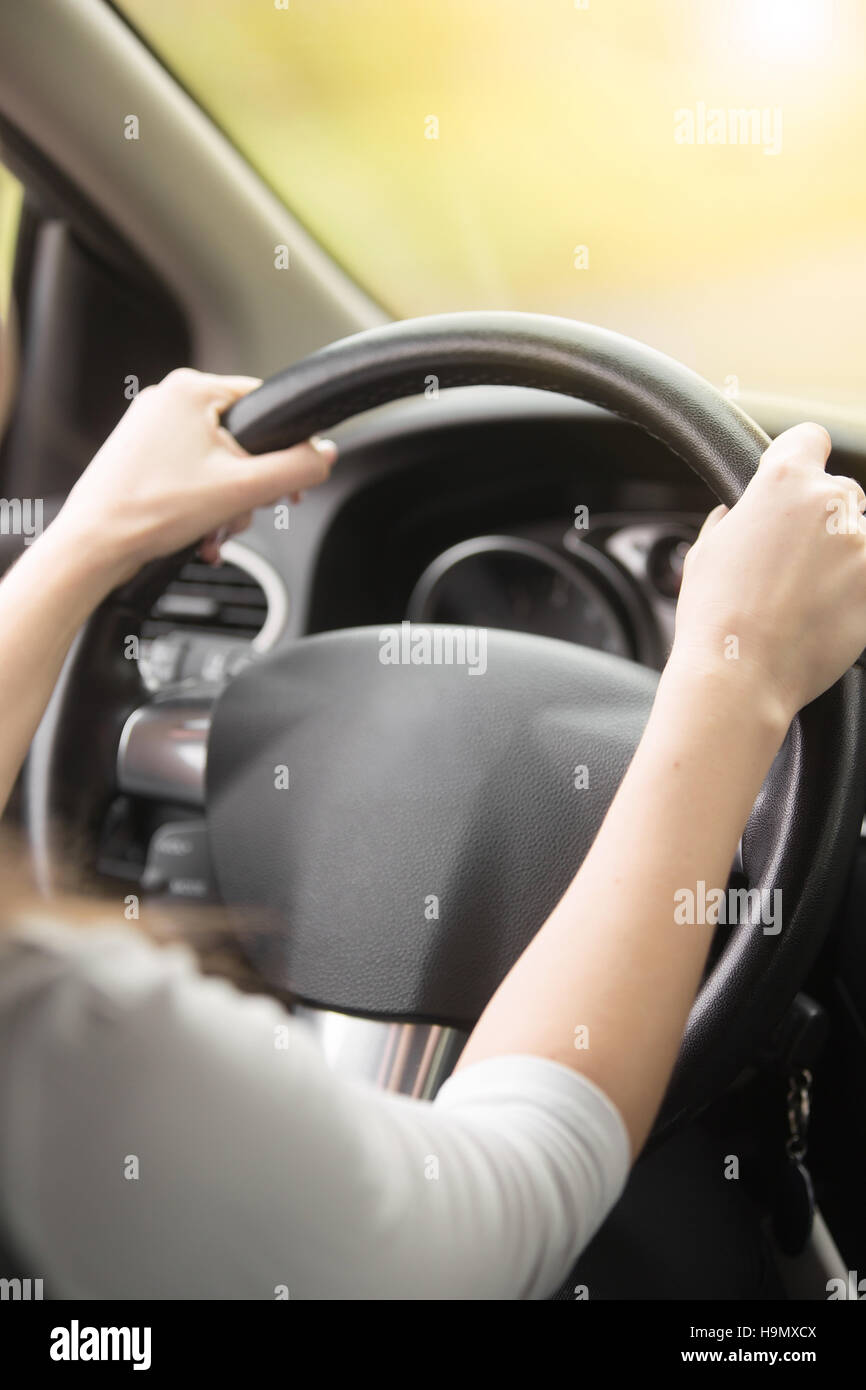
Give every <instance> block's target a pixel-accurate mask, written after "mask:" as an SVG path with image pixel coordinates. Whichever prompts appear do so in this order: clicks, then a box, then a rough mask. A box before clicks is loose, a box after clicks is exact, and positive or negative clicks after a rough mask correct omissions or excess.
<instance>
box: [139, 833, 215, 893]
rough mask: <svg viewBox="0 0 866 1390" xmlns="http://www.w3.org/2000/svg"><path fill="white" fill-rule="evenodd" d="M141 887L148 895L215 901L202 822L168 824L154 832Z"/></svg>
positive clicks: (206, 839) (208, 853)
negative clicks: (159, 894) (161, 894)
mask: <svg viewBox="0 0 866 1390" xmlns="http://www.w3.org/2000/svg"><path fill="white" fill-rule="evenodd" d="M141 886H142V888H143V889H144V890H145V892H148V893H165V894H167V895H168V896H169V897H172V898H195V899H197V900H198V901H200V902H201V901H204V902H207V901H212V900H213V899H215V898H217V897H218V896H219V895H218V892H217V889H216V884H215V881H214V877H213V872H212V870H211V859H210V849H209V847H208V838H207V825H206V824H205V822H204V821H203V820H185V821H168V822H166V824H165V825H161V826H160V827H159V829H158V830H157V831H156V832H155V833H154V835H153V838H152V839H151V842H150V845H149V846H148V851H147V863H146V864H145V868H144V874H143V875H142V879H141Z"/></svg>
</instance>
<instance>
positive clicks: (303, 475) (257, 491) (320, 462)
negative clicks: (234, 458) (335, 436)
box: [235, 439, 337, 509]
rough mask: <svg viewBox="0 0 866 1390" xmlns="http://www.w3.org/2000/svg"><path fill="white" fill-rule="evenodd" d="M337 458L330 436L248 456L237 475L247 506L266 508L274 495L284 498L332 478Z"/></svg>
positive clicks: (241, 463) (242, 498) (242, 497)
mask: <svg viewBox="0 0 866 1390" xmlns="http://www.w3.org/2000/svg"><path fill="white" fill-rule="evenodd" d="M336 457H337V446H336V444H334V443H333V441H332V440H330V439H318V440H316V441H315V443H314V442H313V441H312V440H309V441H307V443H306V444H296V445H294V446H293V448H291V449H277V450H275V451H274V452H273V453H270V454H254V455H249V454H248V455H245V456H244V457H243V458H242V459H240V460H238V464H239V471H238V472H237V473H236V474H235V477H236V479H237V481H238V483H239V484H240V493H241V500H242V503H243V506H244V507H245V508H250V509H252V508H255V507H264V506H267V505H268V504H269V502H271V501H272V500H273V498H274V497H285V496H286V495H287V494H289V493H292V492H301V491H303V490H304V488H308V487H315V486H316V485H317V484H318V483H323V482H324V481H325V479H326V478H328V477H329V475H330V472H331V468H332V467H333V465H334V462H335V460H336Z"/></svg>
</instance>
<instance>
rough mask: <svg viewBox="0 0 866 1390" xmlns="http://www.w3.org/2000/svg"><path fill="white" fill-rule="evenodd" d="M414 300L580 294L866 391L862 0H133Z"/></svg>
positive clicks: (272, 174) (724, 377)
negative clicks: (251, 1)
mask: <svg viewBox="0 0 866 1390" xmlns="http://www.w3.org/2000/svg"><path fill="white" fill-rule="evenodd" d="M120 8H121V10H122V11H123V12H124V13H125V14H126V15H127V16H128V18H129V19H130V21H131V22H132V23H134V24H135V25H136V26H137V27H138V28H139V29H140V31H141V32H142V34H143V35H144V37H145V38H146V39H147V40H148V42H150V43H151V45H152V46H153V47H154V48H155V50H156V51H157V53H158V54H159V55H160V56H161V57H162V58H163V60H164V61H165V62H166V63H167V65H168V66H169V67H170V68H172V69H173V70H174V71H175V72H176V73H177V75H178V76H179V77H180V78H181V79H182V80H183V81H184V82H185V84H186V85H187V86H188V88H189V89H190V90H191V92H192V93H193V95H194V96H195V97H196V98H197V99H198V100H199V101H200V102H201V103H202V104H203V106H204V107H205V108H206V109H207V110H208V111H210V112H211V113H212V115H213V116H214V118H215V119H216V120H217V121H218V122H219V123H220V124H221V125H222V127H223V128H224V129H225V130H226V132H227V133H228V134H229V135H230V136H231V138H232V139H233V140H234V141H235V142H236V143H237V145H238V146H239V147H240V148H241V150H242V151H243V152H244V153H245V154H246V155H247V156H248V158H249V159H250V160H251V161H252V162H253V164H254V165H255V166H257V168H258V169H259V170H260V171H261V173H262V174H263V175H264V176H265V178H266V179H267V180H268V181H269V183H270V184H271V185H272V187H273V188H274V189H275V190H276V191H277V192H278V193H279V194H280V195H281V196H282V198H283V199H284V200H285V201H286V203H287V204H288V205H289V207H291V208H292V209H293V210H294V211H295V212H296V213H297V215H298V216H299V217H300V219H301V220H302V221H303V222H304V223H305V224H306V225H307V226H308V227H309V228H310V230H311V231H312V232H313V234H314V235H315V236H316V237H317V238H318V239H319V240H320V241H321V242H322V243H323V244H324V245H325V246H326V247H327V248H328V249H329V250H330V251H331V252H332V253H333V254H334V255H335V256H336V257H337V259H338V260H339V261H340V262H342V263H343V264H344V265H345V266H346V267H347V269H348V270H350V271H351V272H352V273H353V274H354V275H355V276H356V278H357V279H358V281H359V282H360V283H361V284H362V285H363V286H365V287H366V288H367V289H368V290H369V291H370V292H371V293H372V294H373V295H374V296H376V297H377V298H378V299H379V300H380V301H381V302H382V303H383V304H384V305H385V306H386V307H387V308H389V309H390V310H391V311H392V312H393V313H394V314H396V315H399V316H405V315H412V314H422V313H428V312H439V311H444V310H451V309H466V308H512V309H523V310H537V311H540V312H547V313H557V314H565V315H569V316H572V317H576V318H582V319H588V320H591V321H594V322H597V323H600V324H604V325H606V326H608V327H611V328H614V329H617V330H620V331H622V332H625V333H630V334H632V335H634V336H636V337H639V338H642V339H644V340H646V341H648V342H650V343H652V344H653V345H655V346H657V347H660V348H662V349H664V350H666V351H667V352H669V353H671V354H672V355H674V356H676V357H679V358H681V359H683V360H685V361H687V362H688V363H690V364H691V365H692V366H694V367H695V368H696V369H697V370H699V371H701V372H703V373H704V374H705V375H706V376H708V377H709V378H710V379H711V380H713V381H715V382H716V383H717V384H718V385H719V386H722V387H723V389H725V390H726V391H728V392H729V394H731V395H736V394H737V393H738V392H739V391H740V390H742V391H744V392H746V391H767V392H775V393H781V394H796V395H798V396H800V397H804V396H805V397H814V398H816V399H826V400H830V399H836V400H846V401H851V402H862V401H863V399H864V397H866V354H864V352H863V350H862V341H863V323H864V317H866V256H864V254H863V241H864V224H866V179H864V178H863V176H862V150H863V148H864V147H866V84H864V83H863V82H862V74H861V72H860V67H861V63H862V54H863V52H864V19H866V7H864V6H863V5H862V3H858V0H835V3H833V4H830V3H826V0H783V3H782V2H781V0H727V3H725V4H724V5H721V4H719V3H718V0H617V3H615V4H610V3H606V0H496V3H494V0H412V3H409V0H404V3H400V4H395V3H385V2H384V0H352V2H351V3H347V0H262V3H260V4H256V5H251V4H249V3H248V0H209V3H207V4H206V5H205V4H202V3H201V0H121V3H120Z"/></svg>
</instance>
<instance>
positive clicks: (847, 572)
mask: <svg viewBox="0 0 866 1390" xmlns="http://www.w3.org/2000/svg"><path fill="white" fill-rule="evenodd" d="M830 449H831V441H830V436H829V435H828V433H827V431H826V430H825V429H824V428H823V427H822V426H821V425H815V424H802V425H796V426H794V428H793V429H789V430H786V431H785V432H784V434H780V435H779V436H778V438H777V439H775V440H774V441H773V443H772V444H771V445H770V447H769V448H768V449H767V450H766V452H765V453H764V455H763V457H762V459H761V462H760V464H759V467H758V470H757V472H756V474H755V476H754V477H753V478H752V480H751V482H750V483H749V485H748V487H747V488H746V490H745V492H744V493H743V495H742V497H741V498H740V500H739V501H738V502H737V504H736V506H734V507H732V508H731V509H730V510H727V509H726V508H724V507H717V508H716V509H715V510H714V511H712V512H711V513H710V515H709V516H708V517H707V520H706V522H705V524H704V526H703V529H702V530H701V533H700V535H699V536H698V539H697V541H696V542H695V544H694V545H693V546H692V548H691V549H690V551H689V552H688V555H687V556H686V561H685V567H684V571H683V582H682V588H681V591H680V598H679V603H678V605H677V615H676V637H675V640H674V646H673V651H672V653H671V660H670V663H669V665H670V667H671V669H672V671H673V670H676V669H677V668H680V669H688V670H691V671H693V672H694V671H697V672H699V673H706V674H707V675H710V676H722V675H724V677H725V678H726V679H729V680H730V681H733V682H734V683H737V682H739V683H740V684H741V685H742V689H743V694H744V698H749V699H751V698H755V697H759V698H761V699H762V700H763V701H769V702H770V703H771V705H772V706H773V707H774V708H775V709H776V710H777V711H778V712H779V714H780V717H781V718H782V720H783V722H784V723H785V724H786V726H787V723H790V721H791V719H793V717H794V715H795V714H796V713H797V711H798V710H799V709H800V708H802V706H803V705H805V704H808V703H809V701H811V700H814V699H815V698H816V697H817V696H818V695H820V694H822V692H823V691H825V690H827V689H828V687H829V686H831V685H832V684H833V683H834V682H835V681H836V680H838V678H839V677H840V676H841V675H842V674H843V672H844V671H846V670H847V668H848V667H849V666H850V665H851V664H852V662H854V661H855V660H856V658H857V657H858V656H859V655H860V653H861V651H862V650H863V648H864V647H866V534H864V528H866V520H864V518H863V517H862V515H861V513H862V512H863V509H864V505H866V496H864V493H863V489H862V488H861V487H860V485H859V483H857V482H855V481H854V480H853V479H851V478H845V477H838V476H834V475H833V474H828V473H827V472H826V471H825V465H826V463H827V459H828V457H829V455H830ZM858 523H859V524H858ZM765 707H766V706H765Z"/></svg>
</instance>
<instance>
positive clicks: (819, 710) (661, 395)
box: [26, 313, 866, 1134]
mask: <svg viewBox="0 0 866 1390" xmlns="http://www.w3.org/2000/svg"><path fill="white" fill-rule="evenodd" d="M431 377H432V378H435V380H436V385H437V386H438V387H439V388H441V389H443V390H444V389H446V388H448V387H454V386H466V385H473V384H478V385H482V384H484V385H498V384H502V385H514V386H522V387H533V388H540V389H542V390H546V391H553V392H557V393H559V394H563V395H568V396H572V397H576V398H578V399H581V400H587V401H589V402H592V403H594V404H597V405H599V406H601V407H603V408H606V409H608V410H610V411H613V412H615V413H617V414H619V415H621V416H623V417H625V418H626V419H627V420H629V421H631V422H632V423H633V424H635V425H637V426H638V427H640V428H641V429H643V430H645V431H646V432H647V433H649V434H651V435H653V436H654V437H655V438H657V439H658V440H659V441H660V442H661V443H662V444H664V445H665V446H666V447H667V448H668V449H670V450H671V451H672V452H673V453H675V454H676V455H678V456H679V457H680V458H681V459H683V460H684V462H685V463H686V464H688V465H689V467H691V468H692V469H694V471H695V472H696V473H697V474H698V475H699V476H700V477H701V478H702V479H703V480H704V481H705V482H706V483H707V484H708V485H709V487H710V488H711V489H712V491H713V492H714V493H715V494H716V496H717V497H718V498H719V500H720V501H722V502H725V503H726V504H727V505H733V504H734V503H735V502H736V501H737V499H738V497H739V496H740V494H741V492H742V490H743V489H744V487H745V486H746V485H747V483H748V481H749V479H750V478H751V476H752V474H753V473H754V470H755V468H756V466H757V463H758V460H759V458H760V455H761V453H762V452H763V450H764V449H765V448H766V446H767V443H768V439H767V436H766V435H765V434H764V433H763V431H762V430H760V429H759V428H758V426H757V425H756V424H755V423H754V422H753V421H751V420H750V419H749V418H748V417H747V416H746V415H745V414H743V412H742V411H740V410H739V409H738V407H737V406H736V405H735V404H734V403H733V402H732V401H730V400H729V399H728V398H727V397H725V396H723V395H722V393H721V392H719V391H718V390H716V389H715V388H714V387H713V386H711V385H710V384H709V383H708V382H706V381H704V380H703V379H702V378H701V377H699V376H697V375H696V374H695V373H693V372H691V371H690V370H688V369H687V368H686V367H683V366H682V365H681V364H679V363H678V362H675V361H674V360H672V359H671V358H669V357H666V356H664V355H663V354H661V353H658V352H656V351H654V350H653V349H651V348H649V347H646V346H644V345H642V344H640V343H637V342H634V341H632V340H631V339H628V338H625V337H621V336H619V335H618V334H615V333H610V332H607V331H605V330H604V329H600V328H595V327H592V326H590V325H587V324H582V323H577V322H574V321H572V320H569V319H562V318H552V317H547V316H543V315H530V314H518V313H469V314H448V315H442V316H436V317H431V318H425V319H414V320H407V321H403V322H398V323H394V324H388V325H386V326H384V327H382V328H376V329H373V330H371V331H369V332H365V333H360V334H357V335H355V336H353V337H351V338H348V339H344V340H342V341H340V342H337V343H334V344H332V345H331V346H329V347H326V348H323V349H322V350H321V351H319V352H317V353H314V354H313V355H312V356H310V357H308V358H305V359H304V360H303V361H301V362H298V363H296V364H295V365H293V366H291V367H289V368H288V369H287V370H286V371H284V372H281V373H279V374H278V375H277V376H274V377H272V378H271V379H270V380H268V381H266V382H265V383H264V384H263V385H262V386H261V387H260V388H258V389H257V390H256V391H254V392H252V393H251V394H250V395H248V396H245V397H244V398H243V399H242V400H240V401H238V402H237V403H236V404H235V405H233V406H232V407H231V408H230V409H229V410H228V411H227V412H226V414H225V416H224V417H223V423H224V424H225V425H226V427H227V428H228V429H229V430H230V431H231V432H232V433H233V434H234V435H235V437H236V438H237V439H238V441H239V443H241V444H242V445H243V446H244V447H245V448H246V449H248V450H249V451H250V452H251V453H257V452H264V451H267V450H270V449H274V448H283V447H287V446H289V445H291V444H295V443H298V442H300V441H301V440H303V439H305V438H307V437H308V436H309V435H310V434H313V433H319V432H322V431H325V430H329V429H331V428H332V427H333V426H334V425H336V424H338V423H340V422H341V421H343V420H345V419H348V418H349V417H350V416H352V415H355V414H358V413H359V412H361V411H364V410H367V409H370V408H371V407H373V406H376V405H379V404H384V403H385V402H388V401H391V400H396V399H399V398H402V397H405V396H412V395H419V394H422V393H423V392H424V391H425V388H426V387H427V386H428V385H429V384H430V378H431ZM180 562H181V561H180V559H179V558H176V559H175V561H174V563H175V565H176V566H179V564H180ZM157 577H158V578H159V581H160V582H164V580H165V578H166V576H165V575H164V574H162V572H160V574H159V576H157ZM153 582H154V576H153V575H152V574H151V575H149V576H148V575H146V576H144V577H143V578H141V579H139V580H136V581H133V583H131V584H130V585H127V586H125V588H124V590H123V592H122V594H116V595H113V596H110V597H109V599H107V600H106V602H105V603H104V604H103V605H102V606H101V607H100V609H99V610H98V611H97V612H96V614H94V616H93V618H92V619H91V620H90V622H89V623H88V624H87V625H86V627H85V629H84V630H83V631H82V633H81V634H80V636H79V638H78V640H77V641H76V644H75V646H74V649H73V651H72V652H71V653H70V657H69V659H68V661H67V663H66V665H65V667H64V671H63V673H62V676H61V679H60V681H59V682H58V686H57V689H56V691H55V695H54V698H53V699H52V704H51V708H50V709H49V712H48V715H47V716H46V718H45V719H44V720H43V723H42V725H41V727H40V730H39V732H38V734H37V737H36V739H35V740H34V746H33V754H32V755H31V758H30V759H29V762H28V772H27V788H26V790H27V798H26V805H27V820H28V829H29V832H30V837H31V844H32V845H33V846H34V855H35V859H36V861H37V868H38V870H39V873H40V877H41V879H42V881H43V882H50V881H51V878H52V869H53V867H54V866H55V864H56V862H57V857H58V854H59V852H60V847H61V846H62V842H61V841H59V840H58V838H57V836H56V834H55V830H56V826H57V822H58V821H61V822H62V825H63V827H64V830H65V832H66V834H65V836H64V839H66V838H68V836H69V835H72V836H73V837H76V843H77V844H78V846H79V848H80V849H83V847H84V846H85V845H86V844H87V843H88V842H89V843H91V844H92V841H93V837H94V833H95V830H96V827H97V826H98V824H99V823H100V820H101V817H102V816H103V815H104V812H105V808H106V805H107V804H108V801H109V799H110V797H111V788H112V785H113V766H114V762H113V760H114V756H115V754H116V749H117V738H118V735H119V729H120V727H121V726H122V723H123V719H124V717H125V715H126V714H127V713H128V712H129V711H130V710H131V708H133V707H134V706H135V705H136V704H140V703H141V694H142V692H141V689H140V687H139V686H138V685H137V681H136V678H135V672H134V669H133V663H130V662H126V661H124V660H123V657H122V650H123V634H125V633H129V632H131V631H135V630H136V628H135V623H136V621H137V620H139V619H140V618H141V617H142V616H143V614H144V613H145V612H146V609H147V596H148V590H149V588H150V587H151V586H152V584H153ZM349 636H351V635H349ZM321 640H322V639H315V638H314V639H312V642H313V643H316V642H317V641H318V642H321ZM317 650H318V648H314V651H317ZM240 680H241V681H243V680H244V677H243V676H242V677H241V678H240ZM863 680H864V672H863V671H862V670H861V669H860V668H858V667H854V668H852V669H851V670H849V671H848V672H846V674H845V675H844V676H843V678H842V680H841V681H839V682H837V684H836V685H835V686H833V687H832V689H831V690H829V691H827V692H826V694H824V695H823V696H821V698H820V699H818V700H816V701H814V702H813V703H812V704H811V705H809V706H808V707H807V708H806V709H805V710H804V711H802V712H801V714H800V715H799V716H798V718H797V719H796V720H795V722H794V725H793V726H792V729H791V731H790V733H789V736H788V739H787V740H786V743H785V746H784V748H783V750H782V752H781V753H780V755H779V758H778V759H777V760H776V764H775V765H774V768H773V770H772V771H771V774H770V776H769V777H768V779H767V781H766V783H765V786H764V788H763V790H762V793H761V796H760V797H759V800H758V802H757V804H756V807H755V810H754V811H753V814H752V817H751V819H750V822H749V825H748V827H747V829H746V834H745V836H744V859H745V863H746V868H747V870H748V873H749V882H750V884H751V885H752V886H755V887H758V888H759V889H761V888H766V889H770V890H772V889H774V888H779V889H781V891H782V901H783V914H784V925H783V928H782V933H781V935H779V936H778V937H771V936H764V935H763V934H762V932H761V930H760V928H759V927H752V926H749V925H748V924H745V925H742V926H739V927H737V928H735V929H734V931H733V933H732V935H731V938H730V940H729V942H728V944H727V946H726V947H725V949H724V951H723V953H722V955H721V957H720V959H719V961H718V962H717V963H716V965H715V967H714V969H713V970H712V972H711V973H710V974H709V975H708V977H707V979H706V980H705V982H704V983H703V985H702V987H701V990H700V992H699V994H698V997H697V999H696V1001H695V1004H694V1007H693V1009H692V1012H691V1015H690V1017H689V1021H688V1025H687V1028H686V1032H685V1036H684V1039H683V1044H682V1048H681V1051H680V1055H679V1059H678V1062H677V1066H676V1069H675V1072H674V1076H673V1079H672V1083H671V1086H670V1088H669V1092H668V1097H667V1101H666V1105H665V1108H664V1110H663V1112H662V1117H661V1121H660V1124H659V1127H658V1128H657V1131H656V1133H657V1134H659V1133H663V1132H665V1131H666V1129H667V1128H669V1127H670V1126H671V1125H673V1124H676V1123H677V1122H678V1121H679V1120H681V1119H682V1118H683V1117H684V1116H686V1115H688V1114H691V1113H694V1112H695V1111H696V1110H698V1109H700V1108H701V1106H702V1105H704V1104H706V1103H707V1101H708V1100H710V1099H711V1098H712V1097H713V1095H715V1094H717V1093H718V1092H719V1091H720V1089H721V1088H722V1087H723V1086H724V1085H726V1084H727V1083H728V1082H729V1081H730V1080H731V1079H732V1078H733V1077H734V1076H735V1075H736V1074H737V1072H738V1070H740V1069H741V1068H742V1067H743V1066H744V1065H746V1064H747V1063H748V1062H749V1061H750V1060H751V1059H752V1058H753V1057H754V1055H755V1048H756V1046H757V1045H758V1044H759V1043H760V1042H761V1041H762V1040H764V1038H765V1037H766V1034H767V1032H768V1031H769V1029H770V1028H771V1027H772V1026H773V1025H774V1024H775V1023H777V1022H778V1021H779V1020H780V1019H781V1017H782V1015H783V1013H784V1010H785V1008H786V1007H787V1005H788V1004H789V1002H790V1000H791V998H792V997H793V995H794V993H795V992H796V990H797V989H798V988H799V987H800V986H801V984H802V982H803V980H804V978H805V976H806V973H807V971H808V969H809V967H810V965H811V963H812V961H813V960H814V958H815V956H816V955H817V953H818V950H819V949H820V946H821V944H822V942H823V940H824V938H825V936H826V933H827V931H828V929H829V926H830V924H831V922H832V920H833V914H834V911H835V909H836V907H837V906H838V903H839V901H840V899H841V895H842V892H843V890H844V886H845V878H846V874H847V871H848V869H849V867H850V862H851V856H852V853H853V850H854V846H855V844H856V839H857V835H858V831H859V827H860V820H861V815H862V810H863V803H864V786H866V718H864V703H863V695H864V691H863ZM229 689H231V687H230V688H229ZM711 795H712V789H711V788H709V789H708V797H711ZM684 930H688V928H684Z"/></svg>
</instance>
